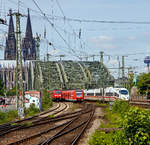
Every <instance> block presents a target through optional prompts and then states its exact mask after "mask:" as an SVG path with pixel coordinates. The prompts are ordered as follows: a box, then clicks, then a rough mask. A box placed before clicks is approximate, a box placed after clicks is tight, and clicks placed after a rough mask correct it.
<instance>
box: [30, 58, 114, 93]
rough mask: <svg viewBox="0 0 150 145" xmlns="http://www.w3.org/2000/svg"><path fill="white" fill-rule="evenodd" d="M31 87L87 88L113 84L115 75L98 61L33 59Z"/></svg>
mask: <svg viewBox="0 0 150 145" xmlns="http://www.w3.org/2000/svg"><path fill="white" fill-rule="evenodd" d="M31 63H32V64H30V65H29V67H30V68H29V71H28V73H29V81H28V83H29V84H30V85H28V86H29V89H30V90H31V89H32V90H33V89H36V90H38V89H41V88H45V89H87V88H101V87H108V86H113V84H114V77H113V76H112V75H111V74H110V72H109V70H108V69H107V67H106V66H105V65H104V64H103V63H101V62H98V61H93V62H92V61H91V62H90V61H46V62H42V61H32V62H31Z"/></svg>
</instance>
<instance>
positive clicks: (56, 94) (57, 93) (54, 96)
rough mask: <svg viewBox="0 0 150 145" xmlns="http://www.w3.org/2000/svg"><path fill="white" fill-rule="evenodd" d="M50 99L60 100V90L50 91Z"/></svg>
mask: <svg viewBox="0 0 150 145" xmlns="http://www.w3.org/2000/svg"><path fill="white" fill-rule="evenodd" d="M50 97H51V98H52V99H53V100H61V99H62V97H61V91H60V90H51V91H50Z"/></svg>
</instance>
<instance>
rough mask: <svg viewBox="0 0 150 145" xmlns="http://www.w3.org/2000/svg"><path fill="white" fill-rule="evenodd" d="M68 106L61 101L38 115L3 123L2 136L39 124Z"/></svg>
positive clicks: (0, 128) (0, 132)
mask: <svg viewBox="0 0 150 145" xmlns="http://www.w3.org/2000/svg"><path fill="white" fill-rule="evenodd" d="M67 107H68V105H67V104H65V103H59V104H58V105H57V106H56V107H55V108H53V109H50V110H48V111H45V112H42V113H40V114H38V115H35V116H32V117H28V118H25V119H22V120H18V121H14V122H11V123H7V124H3V125H1V126H0V136H3V135H5V134H7V133H10V132H12V131H16V130H19V129H23V128H29V127H32V126H36V125H39V122H42V120H46V119H49V118H50V117H48V115H56V114H59V113H60V112H62V111H64V110H65V109H66V108H67ZM29 121H30V122H29ZM29 123H30V126H29Z"/></svg>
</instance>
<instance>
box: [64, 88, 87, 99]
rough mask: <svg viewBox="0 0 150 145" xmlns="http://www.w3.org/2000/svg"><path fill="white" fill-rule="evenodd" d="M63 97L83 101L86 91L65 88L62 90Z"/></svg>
mask: <svg viewBox="0 0 150 145" xmlns="http://www.w3.org/2000/svg"><path fill="white" fill-rule="evenodd" d="M62 99H63V100H69V101H83V100H84V92H83V90H65V91H62Z"/></svg>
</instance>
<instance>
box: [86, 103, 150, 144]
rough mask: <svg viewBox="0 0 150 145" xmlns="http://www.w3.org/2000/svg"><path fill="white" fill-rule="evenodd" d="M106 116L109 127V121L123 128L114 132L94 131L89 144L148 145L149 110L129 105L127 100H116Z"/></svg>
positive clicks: (149, 141) (149, 134)
mask: <svg viewBox="0 0 150 145" xmlns="http://www.w3.org/2000/svg"><path fill="white" fill-rule="evenodd" d="M116 115H117V116H118V118H119V117H120V119H117V118H116ZM106 117H107V119H110V122H109V123H110V126H109V127H114V126H113V125H111V123H112V122H113V124H114V123H116V122H117V123H118V127H122V128H123V130H119V131H116V132H115V133H114V132H110V133H104V132H101V131H96V132H95V133H94V134H93V136H92V137H91V139H90V141H89V144H90V145H127V144H130V145H150V128H149V125H150V111H148V110H144V109H140V108H138V107H131V106H130V105H129V104H128V102H124V101H116V102H115V104H114V105H113V107H112V111H109V112H107V114H106ZM115 120H116V121H115ZM117 120H118V121H117ZM119 120H120V121H119ZM101 127H108V126H107V125H105V126H104V125H102V126H101Z"/></svg>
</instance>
